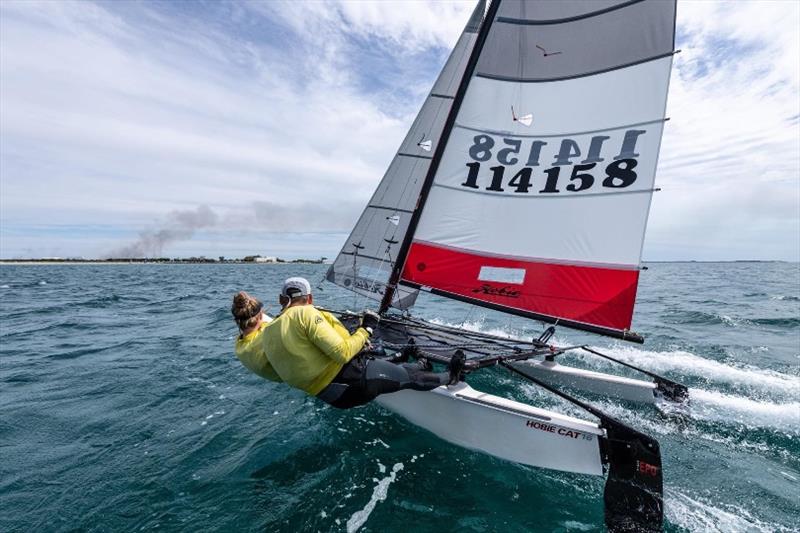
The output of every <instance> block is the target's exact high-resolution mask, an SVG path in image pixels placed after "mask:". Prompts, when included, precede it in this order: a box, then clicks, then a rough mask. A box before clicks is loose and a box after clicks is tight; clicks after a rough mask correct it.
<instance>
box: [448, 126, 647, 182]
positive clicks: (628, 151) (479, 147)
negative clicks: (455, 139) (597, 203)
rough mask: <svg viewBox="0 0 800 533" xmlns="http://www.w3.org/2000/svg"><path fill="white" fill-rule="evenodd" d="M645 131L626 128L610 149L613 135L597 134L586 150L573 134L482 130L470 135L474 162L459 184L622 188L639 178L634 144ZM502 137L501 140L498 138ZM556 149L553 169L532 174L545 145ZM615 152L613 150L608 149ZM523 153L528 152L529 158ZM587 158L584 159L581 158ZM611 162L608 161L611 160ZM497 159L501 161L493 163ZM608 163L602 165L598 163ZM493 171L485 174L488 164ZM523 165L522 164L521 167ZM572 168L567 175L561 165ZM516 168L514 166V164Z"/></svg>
mask: <svg viewBox="0 0 800 533" xmlns="http://www.w3.org/2000/svg"><path fill="white" fill-rule="evenodd" d="M645 133H647V130H643V129H630V130H627V131H625V134H624V136H623V138H622V139H621V141H620V140H618V142H617V143H614V144H616V146H613V147H612V148H609V145H611V144H612V143H608V142H607V141H609V140H610V139H612V137H611V136H609V135H594V136H593V137H591V138H590V139H589V141H588V145H587V146H584V147H583V148H584V149H583V150H582V149H581V148H582V147H581V146H580V145H579V143H578V142H577V141H576V140H575V139H572V138H563V139H561V140H560V142H558V143H554V142H552V141H544V140H536V139H528V138H518V137H512V136H508V137H504V136H497V137H496V136H493V135H489V134H488V133H481V134H479V135H474V136H473V137H472V139H471V140H472V144H471V145H470V146H469V147H468V149H467V153H468V155H469V158H470V159H472V162H470V163H467V164H466V167H467V176H466V179H464V181H463V182H462V183H460V185H461V186H462V187H464V188H467V189H480V190H484V191H490V192H511V193H517V194H536V193H537V192H538V194H541V195H545V194H558V193H562V192H565V191H566V192H569V193H573V192H581V191H587V190H589V189H593V190H596V191H598V192H599V191H602V189H624V188H626V187H629V186H630V185H632V184H633V183H634V182H635V181H636V178H637V173H636V171H635V170H634V169H635V168H636V166H637V164H638V161H637V158H638V157H639V155H640V154H639V153H637V152H636V143H637V141H638V139H639V137H641V136H642V135H644V134H645ZM498 137H499V138H498ZM548 146H549V147H550V149H551V150H555V149H556V147H557V151H555V152H554V153H553V154H552V157H553V161H552V163H551V167H550V168H547V169H544V170H542V171H540V172H537V173H536V174H538V176H537V175H536V174H534V168H535V167H539V166H542V165H543V164H546V163H543V161H545V160H546V159H545V157H543V152H544V150H545V149H546V147H548ZM611 149H613V152H610V153H609V150H611ZM523 154H527V157H526V156H525V155H523ZM584 154H585V156H584V158H583V159H581V156H583V155H584ZM609 160H610V161H609ZM495 161H496V162H497V163H499V164H493V163H495ZM605 161H609V162H608V163H606V164H605V165H604V166H600V167H598V164H600V163H604V162H605ZM483 163H486V167H487V168H488V171H489V173H490V174H488V175H487V172H486V170H487V168H484V166H483V165H482V164H483ZM520 166H522V168H519V167H520ZM564 166H572V171H571V173H570V174H569V175H567V174H566V171H564V172H563V173H562V167H564ZM512 167H513V168H512Z"/></svg>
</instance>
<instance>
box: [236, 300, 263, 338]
mask: <svg viewBox="0 0 800 533" xmlns="http://www.w3.org/2000/svg"><path fill="white" fill-rule="evenodd" d="M262 307H263V305H262V304H261V302H260V301H259V300H258V298H254V297H253V296H250V295H249V294H247V293H246V292H244V291H239V292H237V293H236V294H235V295H234V296H233V304H232V305H231V314H232V315H233V319H234V320H235V321H236V325H237V326H239V329H240V330H245V329H247V328H250V327H253V326H255V325H256V323H258V317H259V315H261V308H262Z"/></svg>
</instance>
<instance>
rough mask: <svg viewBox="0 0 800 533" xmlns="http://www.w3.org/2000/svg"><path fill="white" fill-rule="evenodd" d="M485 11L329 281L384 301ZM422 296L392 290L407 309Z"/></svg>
mask: <svg viewBox="0 0 800 533" xmlns="http://www.w3.org/2000/svg"><path fill="white" fill-rule="evenodd" d="M484 11H485V1H484V0H481V1H480V2H479V3H478V6H477V7H476V8H475V10H474V12H473V14H472V17H471V18H470V20H469V22H468V24H467V26H466V28H465V29H464V32H463V33H462V35H461V37H460V38H459V40H458V42H457V43H456V46H455V48H454V49H453V52H452V53H451V54H450V57H449V59H448V60H447V63H446V64H445V66H444V69H443V70H442V72H441V73H440V74H439V77H438V79H437V80H436V83H435V84H434V86H433V89H432V90H431V92H430V94H429V95H428V97H427V98H426V100H425V103H424V104H423V106H422V109H421V110H420V112H419V114H418V115H417V118H416V120H414V123H413V125H412V126H411V130H410V131H409V132H408V135H406V138H405V140H404V141H403V143H402V144H401V145H400V149H399V150H398V151H397V154H396V155H395V157H394V159H393V160H392V162H391V164H390V165H389V168H388V170H387V171H386V174H385V175H384V177H383V179H382V180H381V182H380V184H379V185H378V189H377V190H376V191H375V193H374V194H373V196H372V198H371V199H370V201H369V204H368V205H367V207H366V209H365V210H364V212H363V213H362V214H361V218H359V220H358V223H356V225H355V227H354V228H353V231H352V233H351V234H350V236H349V237H348V238H347V241H345V245H344V247H343V248H342V250H341V252H339V255H338V256H337V257H336V260H335V261H334V263H333V264H332V265H331V267H330V269H329V270H328V273H327V279H328V280H329V281H331V282H333V283H335V284H337V285H340V286H342V287H345V288H347V289H350V290H353V291H355V292H357V293H359V294H362V295H364V296H367V297H370V298H373V299H375V300H381V299H383V297H384V294H385V292H386V286H387V282H388V280H389V276H390V274H391V273H392V271H393V269H394V268H395V263H396V261H397V259H398V254H399V252H400V249H401V244H402V242H403V240H404V238H405V237H406V233H407V232H408V228H409V222H410V220H411V216H412V214H413V213H414V210H415V209H416V208H417V201H418V199H419V197H420V192H421V189H422V184H423V182H424V181H425V177H426V176H427V174H428V170H429V168H430V165H431V160H432V157H433V153H434V152H435V150H436V148H437V146H438V144H439V143H440V142H441V141H442V133H443V128H444V125H445V121H446V119H447V117H448V116H449V114H450V110H451V107H452V105H453V101H454V98H455V95H456V91H457V89H458V87H459V86H460V84H461V81H462V78H463V75H464V69H465V66H466V64H467V61H468V59H469V58H470V55H471V53H472V49H473V47H474V45H475V40H476V36H477V33H478V29H479V27H480V24H481V20H482V18H483V14H484ZM416 297H417V290H416V289H415V288H409V287H398V288H397V290H394V291H392V295H391V302H390V304H391V305H392V306H394V307H396V308H399V309H405V308H408V307H410V306H411V305H413V303H414V301H415V300H416Z"/></svg>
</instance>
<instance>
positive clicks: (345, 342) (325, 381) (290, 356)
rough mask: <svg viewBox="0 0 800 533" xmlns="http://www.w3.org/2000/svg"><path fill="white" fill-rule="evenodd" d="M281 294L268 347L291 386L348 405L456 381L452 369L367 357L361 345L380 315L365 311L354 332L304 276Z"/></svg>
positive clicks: (266, 335) (268, 334) (268, 332)
mask: <svg viewBox="0 0 800 533" xmlns="http://www.w3.org/2000/svg"><path fill="white" fill-rule="evenodd" d="M279 299H280V303H281V305H282V306H283V311H282V312H281V314H280V315H279V316H278V317H277V318H276V319H275V320H274V321H273V322H272V323H270V325H269V326H268V327H267V328H266V329H265V330H264V334H263V343H264V352H265V353H266V354H267V358H268V359H269V361H270V363H271V364H272V367H273V368H274V369H275V371H276V372H277V373H278V375H279V376H280V377H281V379H283V381H284V382H286V383H287V384H289V385H291V386H292V387H295V388H298V389H301V390H303V391H305V392H307V393H308V394H310V395H312V396H316V397H317V398H319V399H321V400H323V401H325V402H327V403H329V404H330V405H333V406H334V407H339V408H342V409H347V408H350V407H355V406H358V405H363V404H365V403H367V402H369V401H371V400H373V399H374V398H375V397H376V396H378V395H379V394H385V393H389V392H397V391H399V390H402V389H414V390H423V391H425V390H431V389H435V388H436V387H439V386H441V385H446V384H448V383H449V382H450V381H451V379H450V373H447V372H444V373H433V372H428V371H426V370H427V369H426V368H424V366H423V365H420V364H394V363H392V362H389V361H386V360H380V359H369V358H367V357H365V356H364V354H363V353H361V352H362V349H363V348H364V347H365V346H366V345H368V340H369V336H370V335H371V334H372V330H373V328H375V327H376V326H377V325H378V323H379V320H380V317H379V316H378V315H377V314H376V313H373V312H371V311H365V312H364V316H363V318H362V322H361V326H360V327H359V328H358V329H357V330H356V331H355V333H353V334H352V335H351V334H350V333H349V332H348V330H347V328H345V327H344V325H343V324H342V323H341V322H339V320H338V319H336V317H334V316H333V315H332V314H330V313H328V312H327V311H321V310H319V309H317V308H315V307H314V306H313V296H312V295H311V285H310V284H309V283H308V281H307V280H305V279H304V278H289V279H287V280H286V281H285V282H284V284H283V289H282V291H281V294H280V298H279Z"/></svg>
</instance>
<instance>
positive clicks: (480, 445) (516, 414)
mask: <svg viewBox="0 0 800 533" xmlns="http://www.w3.org/2000/svg"><path fill="white" fill-rule="evenodd" d="M376 401H377V402H378V403H379V404H381V405H382V406H384V407H386V408H388V409H390V410H392V411H394V412H395V413H397V414H399V415H401V416H402V417H403V418H405V419H407V420H408V421H409V422H411V423H413V424H415V425H417V426H420V427H422V428H424V429H427V430H428V431H430V432H432V433H434V434H435V435H437V436H438V437H440V438H442V439H444V440H446V441H448V442H451V443H453V444H457V445H459V446H463V447H464V448H469V449H472V450H477V451H481V452H484V453H487V454H489V455H493V456H495V457H499V458H501V459H507V460H509V461H514V462H517V463H522V464H525V465H530V466H536V467H541V468H550V469H554V470H564V471H568V472H577V473H582V474H595V475H601V474H602V473H603V467H602V462H601V458H600V445H599V441H598V437H599V436H603V435H604V434H605V432H604V430H603V429H601V428H600V427H599V426H598V425H597V424H595V423H593V422H587V421H585V420H580V419H578V418H572V417H569V416H565V415H561V414H558V413H554V412H552V411H547V410H544V409H538V408H536V407H532V406H530V405H527V404H524V403H520V402H515V401H512V400H507V399H505V398H500V397H498V396H493V395H491V394H485V393H482V392H480V391H477V390H475V389H473V388H472V387H470V386H469V385H467V384H466V383H459V384H457V385H454V386H452V387H439V388H438V389H435V390H433V391H430V392H417V391H410V390H404V391H400V392H396V393H393V394H385V395H382V396H379V397H378V398H377V399H376Z"/></svg>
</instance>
